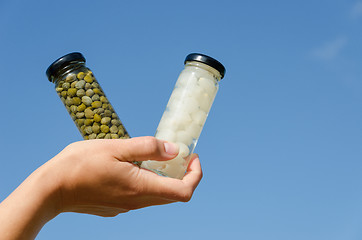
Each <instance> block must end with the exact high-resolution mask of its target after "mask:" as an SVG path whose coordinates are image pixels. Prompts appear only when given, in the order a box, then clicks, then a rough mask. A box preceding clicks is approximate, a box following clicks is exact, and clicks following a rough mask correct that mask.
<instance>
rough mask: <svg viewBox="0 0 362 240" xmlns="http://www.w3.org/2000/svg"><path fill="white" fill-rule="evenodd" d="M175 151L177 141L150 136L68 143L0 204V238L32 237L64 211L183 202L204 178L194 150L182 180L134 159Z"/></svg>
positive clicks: (111, 211) (106, 211)
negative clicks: (152, 170)
mask: <svg viewBox="0 0 362 240" xmlns="http://www.w3.org/2000/svg"><path fill="white" fill-rule="evenodd" d="M177 154H178V147H177V145H174V144H172V143H169V142H166V141H162V140H158V139H156V138H154V137H139V138H132V139H112V140H110V139H108V140H107V139H97V140H91V141H81V142H76V143H72V144H70V145H68V146H67V147H66V148H65V149H64V150H63V151H61V152H60V153H59V154H58V155H56V156H55V157H54V158H52V159H51V160H49V161H48V162H47V163H45V164H44V165H43V166H41V167H40V168H38V169H37V170H36V171H34V172H33V173H32V174H31V175H30V176H29V177H28V178H27V179H26V180H25V181H24V182H23V183H22V184H21V185H20V186H19V187H18V188H17V189H16V190H15V191H14V192H13V193H11V194H10V195H9V196H8V197H7V198H6V199H5V200H4V201H3V202H2V203H1V204H0V235H1V236H2V237H1V238H2V239H4V240H15V239H21V240H23V239H24V240H28V239H34V238H35V237H36V235H37V234H38V232H39V231H40V230H41V228H42V227H43V226H44V225H45V224H46V223H47V222H48V221H50V220H51V219H53V218H54V217H56V216H57V215H59V214H60V213H62V212H77V213H87V214H93V215H98V216H104V217H113V216H116V215H118V214H119V213H124V212H128V211H130V210H134V209H139V208H144V207H148V206H153V205H162V204H169V203H173V202H178V201H181V202H187V201H189V200H190V199H191V197H192V194H193V192H194V190H195V189H196V187H197V185H198V183H199V182H200V180H201V178H202V171H201V166H200V162H199V159H198V156H197V155H196V154H194V155H193V156H192V160H191V162H190V164H189V166H188V170H187V173H186V175H185V177H184V178H183V179H182V180H178V179H173V178H167V177H161V176H158V175H157V174H155V173H153V172H150V171H148V170H145V169H141V168H139V167H138V166H137V165H135V164H133V163H132V162H134V161H145V160H150V159H152V160H158V161H166V160H170V159H172V158H174V157H175V156H177Z"/></svg>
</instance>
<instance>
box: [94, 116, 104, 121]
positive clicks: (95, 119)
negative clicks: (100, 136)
mask: <svg viewBox="0 0 362 240" xmlns="http://www.w3.org/2000/svg"><path fill="white" fill-rule="evenodd" d="M101 120H102V118H101V116H99V114H94V121H95V122H100V121H101Z"/></svg>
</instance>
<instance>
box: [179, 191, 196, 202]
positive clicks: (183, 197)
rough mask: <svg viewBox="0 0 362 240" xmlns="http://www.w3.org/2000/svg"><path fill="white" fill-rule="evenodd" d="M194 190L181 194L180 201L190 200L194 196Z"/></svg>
mask: <svg viewBox="0 0 362 240" xmlns="http://www.w3.org/2000/svg"><path fill="white" fill-rule="evenodd" d="M192 193H193V192H192V190H188V191H186V192H185V193H184V194H182V195H181V198H180V201H181V202H189V201H190V200H191V198H192Z"/></svg>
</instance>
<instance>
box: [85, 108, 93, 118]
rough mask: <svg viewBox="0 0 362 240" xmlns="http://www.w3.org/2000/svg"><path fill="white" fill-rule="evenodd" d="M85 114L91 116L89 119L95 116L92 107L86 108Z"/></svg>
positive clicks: (87, 116)
mask: <svg viewBox="0 0 362 240" xmlns="http://www.w3.org/2000/svg"><path fill="white" fill-rule="evenodd" d="M84 114H85V117H86V118H89V119H92V118H93V116H94V113H93V111H92V109H90V108H87V109H85V110H84Z"/></svg>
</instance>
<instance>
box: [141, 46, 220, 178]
mask: <svg viewBox="0 0 362 240" xmlns="http://www.w3.org/2000/svg"><path fill="white" fill-rule="evenodd" d="M224 74H225V67H224V66H223V65H222V64H221V63H220V62H218V61H217V60H215V59H213V58H211V57H209V56H206V55H203V54H198V53H192V54H189V55H188V56H187V57H186V59H185V68H184V70H183V71H182V72H181V73H180V76H179V78H178V80H177V82H176V85H175V88H174V90H173V92H172V94H171V97H170V99H169V101H168V104H167V106H166V110H165V112H164V113H163V115H162V118H161V120H160V123H159V125H158V127H157V131H156V134H155V137H156V138H159V139H163V140H167V141H171V142H175V143H177V144H178V146H179V149H180V151H179V154H178V156H177V157H176V158H174V159H172V160H169V161H162V162H161V161H152V160H150V161H145V162H143V163H142V165H141V167H143V168H146V169H149V170H151V171H154V172H156V173H158V174H160V175H163V176H168V177H172V178H178V179H182V178H183V176H184V175H185V172H186V169H187V166H188V164H189V161H190V158H191V154H192V153H193V151H194V149H195V147H196V143H197V141H198V139H199V136H200V134H201V130H202V128H203V126H204V124H205V121H206V118H207V116H208V114H209V111H210V108H211V105H212V103H213V101H214V98H215V96H216V93H217V91H218V88H219V81H220V80H221V79H222V78H223V77H224Z"/></svg>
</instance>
